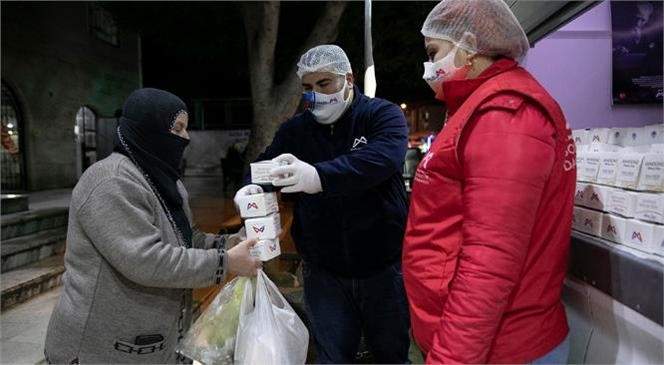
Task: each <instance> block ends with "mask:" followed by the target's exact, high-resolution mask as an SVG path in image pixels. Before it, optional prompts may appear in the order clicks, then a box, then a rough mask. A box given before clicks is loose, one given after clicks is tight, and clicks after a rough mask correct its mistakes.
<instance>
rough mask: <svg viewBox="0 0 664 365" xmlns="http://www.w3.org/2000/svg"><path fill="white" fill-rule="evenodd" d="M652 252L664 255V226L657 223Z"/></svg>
mask: <svg viewBox="0 0 664 365" xmlns="http://www.w3.org/2000/svg"><path fill="white" fill-rule="evenodd" d="M652 252H653V253H654V254H657V255H660V256H664V226H660V225H656V226H655V227H654V239H653V242H652Z"/></svg>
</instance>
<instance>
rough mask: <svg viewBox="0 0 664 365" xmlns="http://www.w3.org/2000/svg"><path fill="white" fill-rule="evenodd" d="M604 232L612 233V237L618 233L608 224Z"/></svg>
mask: <svg viewBox="0 0 664 365" xmlns="http://www.w3.org/2000/svg"><path fill="white" fill-rule="evenodd" d="M606 231H607V232H609V233H613V235H618V231H617V230H616V227H615V226H612V225H610V224H609V225H608V226H607V227H606Z"/></svg>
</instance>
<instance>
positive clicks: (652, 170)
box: [637, 152, 664, 192]
mask: <svg viewBox="0 0 664 365" xmlns="http://www.w3.org/2000/svg"><path fill="white" fill-rule="evenodd" d="M637 189H638V190H639V191H661V192H664V155H663V154H661V153H656V152H651V153H646V154H645V155H644V157H643V162H642V163H641V172H640V174H639V184H638V185H637Z"/></svg>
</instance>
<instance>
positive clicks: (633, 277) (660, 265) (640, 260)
mask: <svg viewBox="0 0 664 365" xmlns="http://www.w3.org/2000/svg"><path fill="white" fill-rule="evenodd" d="M568 270H569V273H570V274H572V275H574V276H576V277H578V278H579V279H581V280H583V281H584V282H586V283H587V284H589V285H591V286H593V287H595V288H597V289H598V290H600V291H602V292H604V293H605V294H607V295H609V296H611V297H612V298H613V299H614V300H616V301H618V302H620V303H622V304H624V305H626V306H628V307H630V308H632V309H633V310H635V311H637V312H639V313H641V314H643V315H644V316H645V317H647V318H648V319H650V320H652V321H653V322H655V323H658V324H659V325H662V324H663V322H664V318H663V317H664V314H663V313H664V305H663V302H664V279H663V278H664V258H662V257H658V256H655V255H652V254H648V253H645V252H641V251H638V250H634V249H632V248H630V247H626V246H624V245H619V244H615V243H613V242H610V241H607V240H605V239H602V238H599V237H595V236H591V235H588V234H585V233H581V232H577V231H572V237H571V246H570V261H569V269H568Z"/></svg>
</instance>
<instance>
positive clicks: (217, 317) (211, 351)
mask: <svg viewBox="0 0 664 365" xmlns="http://www.w3.org/2000/svg"><path fill="white" fill-rule="evenodd" d="M247 283H249V284H248V285H247ZM245 287H250V288H251V282H250V280H249V279H248V278H246V277H236V278H235V279H233V280H231V281H229V282H228V283H227V284H226V285H224V287H223V288H222V289H221V292H219V294H217V297H216V298H214V300H213V301H212V303H211V304H210V305H209V306H208V307H207V309H206V310H205V312H203V313H202V314H201V316H200V317H199V318H198V319H197V320H196V322H195V323H194V324H193V325H192V326H191V328H190V329H189V331H188V332H187V334H186V335H185V336H184V338H183V339H182V341H180V343H178V344H177V345H176V347H175V351H177V352H178V353H181V354H182V355H184V356H186V357H188V358H190V359H193V360H196V361H199V362H201V363H203V364H206V365H210V364H232V363H233V353H234V351H235V337H236V335H237V327H238V323H239V318H240V305H241V302H242V297H243V295H244V290H245Z"/></svg>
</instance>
